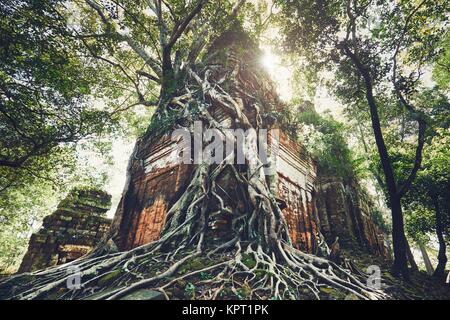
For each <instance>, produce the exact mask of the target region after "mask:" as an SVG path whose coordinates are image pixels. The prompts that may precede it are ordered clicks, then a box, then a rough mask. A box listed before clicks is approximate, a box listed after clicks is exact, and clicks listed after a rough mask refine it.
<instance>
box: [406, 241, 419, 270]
mask: <svg viewBox="0 0 450 320" xmlns="http://www.w3.org/2000/svg"><path fill="white" fill-rule="evenodd" d="M406 255H407V256H408V262H409V265H410V266H411V269H412V270H413V271H419V267H418V266H417V263H416V261H415V260H414V255H413V253H412V251H411V246H410V245H409V242H408V240H406Z"/></svg>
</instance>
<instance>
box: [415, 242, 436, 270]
mask: <svg viewBox="0 0 450 320" xmlns="http://www.w3.org/2000/svg"><path fill="white" fill-rule="evenodd" d="M418 244H419V248H420V251H421V252H422V257H423V262H424V263H425V268H426V269H427V273H428V275H430V276H431V275H432V274H433V272H434V269H433V265H432V264H431V261H430V258H429V257H428V253H427V248H425V245H424V244H423V243H422V242H419V243H418Z"/></svg>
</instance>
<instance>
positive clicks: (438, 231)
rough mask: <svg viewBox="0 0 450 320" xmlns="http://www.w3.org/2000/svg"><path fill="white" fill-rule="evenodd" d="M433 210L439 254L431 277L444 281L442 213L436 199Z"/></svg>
mask: <svg viewBox="0 0 450 320" xmlns="http://www.w3.org/2000/svg"><path fill="white" fill-rule="evenodd" d="M434 208H435V213H436V235H437V238H438V241H439V253H438V265H437V266H436V270H435V271H434V274H433V276H434V277H436V278H438V279H444V274H445V265H446V264H447V256H446V253H445V252H446V249H447V247H446V244H445V239H444V230H443V229H444V228H443V226H442V224H443V223H442V222H443V221H442V212H441V209H440V207H439V203H438V201H437V199H436V200H435V201H434Z"/></svg>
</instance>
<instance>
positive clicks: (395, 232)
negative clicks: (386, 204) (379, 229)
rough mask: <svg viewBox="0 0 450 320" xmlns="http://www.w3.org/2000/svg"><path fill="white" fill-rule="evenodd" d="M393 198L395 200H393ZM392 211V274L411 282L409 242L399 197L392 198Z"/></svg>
mask: <svg viewBox="0 0 450 320" xmlns="http://www.w3.org/2000/svg"><path fill="white" fill-rule="evenodd" d="M392 198H393V199H392ZM391 210H392V246H393V251H394V263H393V265H392V273H393V274H394V275H395V276H399V275H402V276H403V277H404V278H405V280H409V271H408V259H407V243H408V242H407V240H406V237H405V230H404V222H403V213H402V207H401V205H400V199H399V198H398V197H397V196H394V197H391Z"/></svg>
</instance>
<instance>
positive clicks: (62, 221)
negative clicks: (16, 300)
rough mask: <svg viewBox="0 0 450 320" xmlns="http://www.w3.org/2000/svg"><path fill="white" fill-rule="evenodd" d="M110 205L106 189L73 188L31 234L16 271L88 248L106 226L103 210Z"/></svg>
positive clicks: (72, 256) (67, 258)
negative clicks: (26, 249) (104, 190)
mask: <svg viewBox="0 0 450 320" xmlns="http://www.w3.org/2000/svg"><path fill="white" fill-rule="evenodd" d="M110 207H111V196H110V195H108V194H106V193H105V192H102V191H99V190H94V189H75V190H72V191H71V192H70V193H69V195H68V196H67V197H66V198H65V199H64V200H63V201H61V202H60V203H59V205H58V208H57V209H56V211H55V212H53V213H52V214H51V215H49V216H47V217H45V218H44V221H43V225H42V227H41V229H40V230H39V231H38V232H36V233H34V234H33V235H32V236H31V238H30V242H29V245H28V251H27V253H26V254H25V256H24V258H23V260H22V264H21V265H20V268H19V272H29V271H34V270H38V269H43V268H46V267H50V266H54V265H58V264H63V263H66V262H70V261H73V260H75V259H78V258H79V257H81V256H83V255H85V254H87V253H88V252H90V251H91V250H92V249H93V248H94V247H95V246H96V245H97V244H98V243H99V242H100V240H101V239H102V237H103V236H105V235H106V233H107V231H108V229H109V226H110V224H111V220H110V219H108V218H106V211H108V210H109V208H110Z"/></svg>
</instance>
